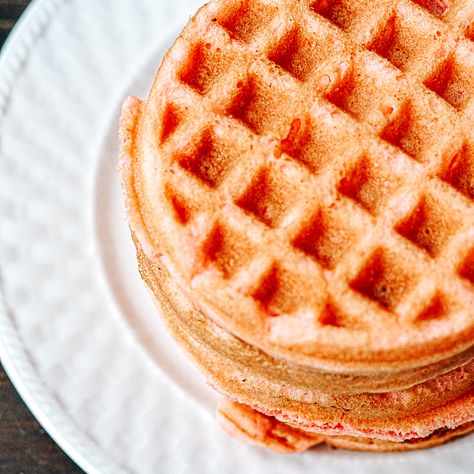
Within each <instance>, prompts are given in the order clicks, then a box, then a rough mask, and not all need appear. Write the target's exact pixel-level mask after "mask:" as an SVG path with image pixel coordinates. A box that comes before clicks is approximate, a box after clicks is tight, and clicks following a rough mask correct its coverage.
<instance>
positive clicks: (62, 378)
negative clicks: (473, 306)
mask: <svg viewBox="0 0 474 474" xmlns="http://www.w3.org/2000/svg"><path fill="white" fill-rule="evenodd" d="M200 3H201V2H200V1H199V0H173V2H168V1H165V0H101V1H97V0H36V1H35V2H33V4H32V6H31V7H30V8H29V9H28V11H27V14H26V15H25V16H24V17H23V19H22V21H21V22H20V24H19V25H18V26H17V28H16V29H15V31H14V34H13V35H12V36H11V38H10V40H9V42H8V44H7V45H6V47H5V48H4V51H3V54H2V58H1V64H0V355H1V360H2V364H3V365H4V367H5V369H6V370H7V372H8V374H9V375H10V377H11V378H12V380H13V382H14V384H15V386H16V388H17V389H18V391H19V392H20V394H21V396H22V397H23V399H24V400H25V402H26V403H27V404H28V406H29V407H30V409H31V411H32V412H33V413H34V415H35V416H36V417H37V418H38V420H39V421H40V423H42V425H43V426H44V427H45V429H46V430H47V431H48V432H49V433H50V434H51V435H52V436H53V438H54V439H55V440H56V441H57V442H58V443H59V445H60V446H61V447H62V448H63V449H64V450H65V451H66V452H67V453H68V454H69V455H70V456H71V457H72V458H73V459H74V460H75V461H76V462H77V463H78V464H79V465H80V466H81V467H82V468H83V469H84V470H85V471H86V472H88V473H113V474H118V473H125V472H128V473H140V474H141V473H144V474H147V473H158V472H160V473H173V474H179V473H189V472H196V473H206V474H230V473H241V472H245V473H246V474H252V473H261V472H271V473H272V474H279V473H290V472H298V473H302V474H305V473H312V474H314V473H317V472H324V473H327V474H332V473H341V472H351V473H354V474H357V473H379V472H381V471H382V470H383V472H384V473H387V474H391V473H400V472H403V471H405V472H411V473H413V472H420V473H421V472H427V471H429V472H430V474H437V473H446V472H449V473H453V474H455V473H468V472H470V469H471V468H472V466H473V464H474V459H473V452H474V449H473V447H474V446H473V441H474V438H473V437H472V436H471V437H470V438H469V437H468V438H464V439H461V440H459V441H457V442H454V443H451V444H448V445H446V446H442V447H440V448H436V449H433V450H429V451H422V452H415V453H407V454H390V455H374V454H365V453H351V452H347V451H332V450H330V449H328V448H317V449H314V450H312V451H310V452H307V453H305V454H302V455H298V456H281V455H277V454H274V453H271V452H267V451H265V450H263V449H259V448H254V447H251V446H247V445H245V444H241V443H239V442H237V441H233V440H231V439H229V438H227V436H225V435H224V434H223V433H222V432H221V430H220V429H219V427H218V426H217V423H216V422H215V419H214V415H213V406H214V404H215V401H216V395H215V394H214V393H213V392H212V390H211V389H210V388H208V387H207V386H206V384H205V383H204V381H203V379H202V377H200V375H199V373H198V372H197V370H196V369H195V368H194V367H193V366H192V364H191V363H190V362H189V361H188V360H187V359H186V358H185V356H184V355H183V354H182V353H181V351H180V350H178V348H177V347H175V345H174V343H173V341H172V340H171V338H170V336H169V335H168V334H167V333H166V330H165V328H164V327H163V324H162V322H161V320H160V318H159V317H158V315H157V312H156V310H155V308H154V306H153V304H152V302H151V300H150V298H149V296H148V294H147V292H146V290H145V288H144V286H143V284H142V282H141V280H140V278H139V275H138V272H137V269H136V264H135V256H134V251H133V246H132V244H131V240H130V235H129V231H128V228H127V224H126V219H125V216H124V212H123V208H122V196H121V192H120V188H119V182H118V175H117V172H116V170H115V168H116V162H117V154H118V143H117V142H118V141H117V121H118V114H119V109H120V105H121V103H122V101H123V99H124V98H125V97H126V96H127V95H128V94H134V95H137V96H141V97H143V96H145V94H146V91H147V90H148V88H149V87H150V84H151V80H152V77H153V73H154V71H155V70H156V68H157V66H158V64H159V62H160V59H161V57H162V56H163V54H164V51H165V50H166V48H167V47H168V46H169V44H170V43H171V41H172V39H173V37H175V36H176V35H177V34H178V32H179V30H180V28H181V27H182V26H183V25H184V23H185V22H186V21H187V19H188V18H189V16H190V15H191V14H193V13H194V12H195V11H196V10H197V8H198V7H199V6H200ZM471 472H472V471H471Z"/></svg>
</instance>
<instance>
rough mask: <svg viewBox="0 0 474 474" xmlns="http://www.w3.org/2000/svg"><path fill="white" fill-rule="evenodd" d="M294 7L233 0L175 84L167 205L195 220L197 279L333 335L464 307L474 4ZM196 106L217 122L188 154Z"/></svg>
mask: <svg viewBox="0 0 474 474" xmlns="http://www.w3.org/2000/svg"><path fill="white" fill-rule="evenodd" d="M288 4H291V7H288V8H291V11H287V10H286V8H287V7H286V6H285V2H278V1H275V2H273V1H263V0H262V1H260V2H247V1H244V2H234V3H233V4H231V6H229V7H227V8H226V9H224V10H223V12H222V13H219V14H218V15H216V17H215V18H208V19H207V22H208V25H209V26H208V28H207V31H206V37H205V38H202V37H200V38H199V39H196V42H195V44H194V45H193V46H192V51H191V52H190V51H186V54H183V57H182V61H181V62H180V63H178V66H177V68H176V71H175V73H176V76H177V78H178V79H179V80H178V81H176V85H175V86H174V88H172V87H170V88H169V89H168V90H167V93H166V94H167V96H166V101H167V106H166V107H165V109H164V115H163V117H162V123H163V126H162V133H161V136H160V147H161V148H162V149H163V150H165V153H168V154H170V155H172V156H174V157H175V163H176V166H174V167H173V173H172V174H170V183H169V185H168V190H167V195H168V197H169V200H170V203H171V205H172V208H173V209H174V211H175V214H176V217H177V220H178V221H179V222H180V224H181V225H183V226H186V227H192V226H196V225H198V224H197V222H199V226H200V227H199V234H201V235H203V237H202V238H201V239H200V240H199V243H198V245H197V248H198V250H197V251H196V254H198V255H199V258H197V259H196V261H194V262H193V266H194V267H193V268H194V271H195V273H196V274H199V275H200V276H201V277H202V275H203V274H205V270H206V269H209V268H210V267H211V268H214V269H216V268H217V269H218V270H219V271H220V274H221V276H222V278H223V279H224V280H226V281H228V282H229V284H231V285H233V286H235V287H236V288H238V289H239V291H240V292H242V293H244V294H245V295H247V296H251V297H252V298H253V299H254V300H255V301H256V302H257V303H258V305H259V307H260V308H262V309H263V310H264V313H265V314H266V315H268V316H278V315H283V314H293V315H298V314H300V315H302V317H306V316H305V315H307V311H308V308H311V309H312V311H314V315H313V316H314V317H315V321H318V324H319V325H323V326H336V327H346V328H350V329H367V328H370V327H373V326H374V325H378V324H380V325H381V326H384V327H386V326H387V321H389V322H390V321H391V323H390V324H394V325H398V324H400V323H402V324H408V325H410V324H418V323H420V322H422V321H426V320H433V319H439V318H448V317H450V316H453V315H455V314H460V313H463V310H467V308H463V307H462V304H461V303H460V302H461V301H466V295H468V299H470V300H471V301H472V294H473V291H472V290H473V289H474V288H473V286H474V239H473V236H471V235H470V233H469V232H468V231H467V228H466V223H468V222H472V219H473V218H474V206H473V204H474V203H473V200H474V139H473V136H472V125H473V121H472V111H474V88H473V86H472V84H473V83H474V43H473V42H472V39H473V37H474V35H473V34H472V31H473V24H474V8H473V7H472V2H468V1H464V0H453V1H448V0H437V1H434V2H426V1H423V0H418V1H406V0H401V1H399V2H393V1H391V0H390V1H388V0H377V1H375V2H371V6H372V8H371V9H370V12H369V11H367V8H364V5H365V3H364V2H358V1H348V0H347V1H346V0H319V1H316V2H314V1H313V2H308V1H306V2H288ZM295 5H296V6H295ZM453 11H454V12H456V15H454V14H451V13H452V12H453ZM459 12H462V13H463V14H462V15H461V14H460V13H459ZM288 18H291V20H288ZM466 18H468V19H469V18H471V19H472V20H473V21H471V23H469V24H466V21H465V20H466ZM281 25H285V26H284V28H283V27H282V26H281ZM367 25H369V26H370V27H367ZM420 25H422V27H420ZM229 38H230V39H231V41H229ZM275 39H276V40H275ZM320 43H323V44H325V48H317V45H318V44H320ZM189 53H191V54H189ZM334 58H337V61H335V60H334ZM185 104H192V108H193V109H194V110H196V111H197V114H198V115H199V116H200V117H206V122H205V123H200V124H199V127H198V128H195V131H194V138H193V139H191V140H190V141H189V136H188V140H187V141H188V142H189V143H190V144H189V145H187V146H186V147H184V148H179V149H177V148H176V143H183V139H184V140H186V136H187V135H189V126H186V124H185V122H186V118H185V113H184V109H185V108H186V105H185ZM282 104H284V108H283V107H282ZM371 104H379V106H378V108H374V107H373V105H372V106H371ZM231 141H232V145H231V143H230V142H231ZM241 143H245V144H246V145H245V147H244V146H242V149H239V147H240V146H241V145H240V144H241ZM236 144H237V146H236ZM269 149H271V150H272V152H271V153H270V154H269V152H268V150H269ZM242 160H245V162H246V163H247V165H246V166H245V167H240V166H237V163H238V162H239V161H242ZM329 163H331V166H327V165H328V164H329ZM183 183H185V185H183ZM178 190H179V191H178ZM229 197H231V198H232V199H229ZM204 202H206V203H209V202H213V203H215V206H217V207H216V208H215V209H213V210H210V209H209V208H208V207H207V208H206V207H205V206H200V203H204ZM216 216H217V217H216ZM203 223H204V224H203ZM249 249H250V250H249ZM196 262H198V263H196ZM301 294H305V295H306V299H305V301H301V298H300V297H299V295H301ZM420 294H421V295H423V298H422V299H420ZM315 308H316V309H315ZM390 315H391V316H392V317H387V316H390ZM465 317H466V318H469V316H468V315H467V316H465ZM470 323H472V322H470Z"/></svg>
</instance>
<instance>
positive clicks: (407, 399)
mask: <svg viewBox="0 0 474 474" xmlns="http://www.w3.org/2000/svg"><path fill="white" fill-rule="evenodd" d="M136 244H137V255H138V262H139V268H140V272H141V275H142V277H143V279H144V281H145V282H146V284H147V286H148V288H149V289H150V291H151V292H152V294H153V295H154V298H155V301H156V303H157V305H158V306H159V308H160V312H161V314H162V316H163V318H164V320H165V322H166V324H167V326H168V327H169V329H170V331H171V333H172V334H173V336H174V337H175V338H176V340H177V341H178V343H179V344H180V345H181V346H182V347H183V348H184V349H185V350H186V351H187V352H188V354H189V355H190V356H191V357H192V359H193V361H194V362H195V363H196V365H197V366H198V367H199V368H200V369H201V371H202V372H203V373H204V374H205V376H206V378H207V380H208V383H209V384H210V385H212V386H213V387H214V388H216V389H217V390H218V391H219V392H220V393H222V394H224V395H225V396H226V397H227V398H226V399H224V400H222V401H221V402H220V403H219V405H218V408H217V414H218V418H219V420H220V422H221V424H222V426H223V428H224V429H225V430H226V431H227V432H229V433H230V434H232V435H233V436H235V437H237V438H239V439H246V440H248V441H250V442H252V443H253V444H259V445H262V446H267V447H269V448H272V449H274V450H277V451H283V452H296V451H302V450H305V449H308V448H310V447H311V446H314V445H316V444H320V443H322V442H325V443H327V444H330V445H332V446H337V447H345V448H348V449H359V450H369V451H403V450H413V449H421V448H424V447H430V446H435V445H438V444H442V443H444V442H446V441H448V440H450V439H453V438H455V437H457V436H461V435H462V434H467V433H468V432H470V431H472V429H473V428H474V426H473V422H472V420H473V419H474V391H473V385H472V384H473V376H474V360H473V361H471V362H468V363H467V364H464V365H462V366H461V367H459V368H457V369H455V370H453V371H451V372H448V373H447V374H445V375H442V376H438V377H435V378H433V379H431V380H428V381H426V382H425V383H422V384H418V385H415V386H411V387H410V388H406V389H403V390H392V391H390V390H389V389H388V387H387V389H386V391H384V392H382V391H381V385H379V387H378V389H379V390H378V392H377V391H372V392H371V393H356V394H351V393H348V392H350V388H351V387H352V385H353V384H356V385H357V384H358V383H360V381H357V379H354V380H351V379H350V378H348V379H345V380H344V381H341V380H338V381H339V382H340V383H341V382H343V383H341V385H340V386H338V391H337V392H336V393H333V392H331V391H328V390H326V391H325V390H324V389H323V388H322V387H326V388H327V385H328V383H327V382H326V384H325V383H324V382H323V380H324V378H325V377H326V378H328V379H331V376H332V375H333V374H330V373H326V374H324V373H318V372H316V374H315V373H314V369H308V368H302V367H298V366H295V365H292V364H289V363H286V362H284V361H278V360H275V359H274V358H272V357H271V356H268V355H266V354H264V353H262V352H261V351H259V350H258V349H257V348H255V347H253V346H248V345H247V344H246V343H245V342H243V341H240V340H239V339H237V338H235V337H234V336H232V335H231V334H229V333H227V332H226V331H224V330H222V329H221V328H220V327H219V326H217V325H216V324H215V323H214V322H213V321H212V320H211V319H209V318H208V317H206V315H204V314H203V313H202V312H200V311H199V310H197V309H196V308H195V307H193V304H192V302H191V301H190V300H189V299H187V297H186V296H185V295H184V294H183V292H182V290H181V289H180V288H179V287H178V286H177V285H176V283H175V282H174V280H173V279H172V278H171V277H170V275H169V273H168V272H167V270H166V269H165V267H164V266H163V265H160V264H156V263H153V262H151V261H149V260H148V259H147V258H146V257H145V255H144V254H143V252H142V251H141V249H140V247H139V245H138V243H137V242H136ZM332 382H333V383H332V386H334V381H332ZM344 386H345V387H346V389H347V392H346V393H344V392H341V390H342V388H343V387H344ZM229 399H232V400H233V401H230V400H229ZM250 407H252V408H250Z"/></svg>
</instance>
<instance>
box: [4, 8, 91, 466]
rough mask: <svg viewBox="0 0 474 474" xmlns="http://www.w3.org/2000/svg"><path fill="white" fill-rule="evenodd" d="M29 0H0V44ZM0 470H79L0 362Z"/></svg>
mask: <svg viewBox="0 0 474 474" xmlns="http://www.w3.org/2000/svg"><path fill="white" fill-rule="evenodd" d="M28 3H30V0H0V46H1V45H3V43H4V41H5V39H6V37H7V36H8V33H9V32H10V30H11V29H12V28H13V26H14V24H15V22H16V20H17V19H18V17H19V16H20V15H21V13H22V12H23V10H24V9H25V8H26V6H27V5H28ZM0 472H1V473H4V474H76V473H82V472H83V471H82V470H81V469H79V468H78V467H77V466H76V465H75V464H74V463H73V462H72V461H71V460H70V459H69V458H68V457H67V456H66V455H65V454H64V453H63V452H62V451H61V450H60V448H59V447H58V446H57V445H56V444H55V443H54V441H52V439H51V438H50V437H49V436H48V435H47V433H46V432H45V431H44V430H43V429H42V428H41V426H40V425H39V424H38V422H37V421H36V420H35V419H34V417H33V416H32V415H31V413H30V412H29V411H28V409H27V408H26V406H25V404H24V403H23V402H22V400H21V398H20V397H19V395H18V394H17V393H16V391H15V389H14V388H13V386H12V385H11V383H10V381H9V380H8V378H7V376H6V375H5V372H4V370H3V367H2V366H1V365H0Z"/></svg>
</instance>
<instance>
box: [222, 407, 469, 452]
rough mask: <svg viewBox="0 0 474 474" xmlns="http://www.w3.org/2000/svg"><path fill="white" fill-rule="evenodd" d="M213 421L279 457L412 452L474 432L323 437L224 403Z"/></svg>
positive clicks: (465, 427)
mask: <svg viewBox="0 0 474 474" xmlns="http://www.w3.org/2000/svg"><path fill="white" fill-rule="evenodd" d="M217 417H218V419H219V422H220V423H221V425H222V427H223V429H224V430H225V431H226V432H228V433H229V434H230V435H231V436H233V437H234V438H236V439H240V440H243V441H247V442H249V443H251V444H254V445H257V446H263V447H266V448H270V449H273V450H274V451H278V452H282V453H295V452H301V451H306V450H307V449H309V448H312V447H314V446H318V445H320V444H327V445H328V446H332V447H334V448H342V449H350V450H354V451H372V452H394V451H413V450H416V449H424V448H432V447H434V446H439V445H440V444H445V443H447V442H448V441H451V440H453V439H456V438H458V437H460V436H465V435H466V434H469V433H471V432H472V431H474V422H471V423H466V424H465V425H462V426H459V427H458V428H455V429H442V430H438V431H436V432H435V433H433V434H431V435H430V436H428V437H426V438H414V439H411V440H408V441H403V442H394V441H384V440H380V439H371V438H357V437H354V436H323V435H318V434H314V433H310V432H307V431H304V430H301V429H299V428H297V427H295V426H291V425H287V424H285V423H282V422H280V421H278V420H276V419H275V418H272V417H269V416H266V415H263V414H262V413H259V412H258V411H256V410H254V409H252V408H250V407H247V406H245V405H241V404H240V403H236V402H232V401H230V400H227V399H222V400H221V401H220V402H219V405H218V407H217Z"/></svg>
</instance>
